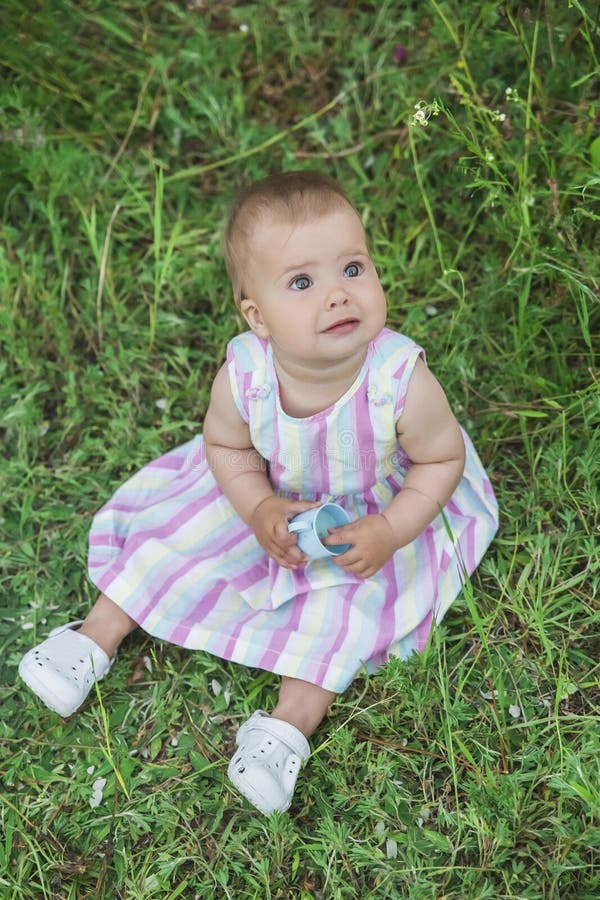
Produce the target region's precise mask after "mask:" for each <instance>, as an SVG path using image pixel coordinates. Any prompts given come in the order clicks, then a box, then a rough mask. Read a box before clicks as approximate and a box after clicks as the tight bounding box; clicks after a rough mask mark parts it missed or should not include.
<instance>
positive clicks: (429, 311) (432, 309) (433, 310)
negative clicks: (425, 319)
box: [425, 303, 437, 316]
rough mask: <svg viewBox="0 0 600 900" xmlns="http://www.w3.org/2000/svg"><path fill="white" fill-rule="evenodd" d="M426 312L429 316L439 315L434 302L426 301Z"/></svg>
mask: <svg viewBox="0 0 600 900" xmlns="http://www.w3.org/2000/svg"><path fill="white" fill-rule="evenodd" d="M425 314H426V315H428V316H437V306H434V305H433V303H426V304H425Z"/></svg>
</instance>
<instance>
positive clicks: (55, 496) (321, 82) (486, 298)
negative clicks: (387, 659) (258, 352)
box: [0, 0, 600, 900]
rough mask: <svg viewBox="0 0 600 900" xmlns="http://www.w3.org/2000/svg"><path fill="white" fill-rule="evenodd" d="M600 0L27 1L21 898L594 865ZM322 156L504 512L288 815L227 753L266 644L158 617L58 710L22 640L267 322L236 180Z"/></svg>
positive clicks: (20, 110)
mask: <svg viewBox="0 0 600 900" xmlns="http://www.w3.org/2000/svg"><path fill="white" fill-rule="evenodd" d="M598 9H599V7H598V5H597V4H595V3H590V4H584V3H580V2H577V0H572V2H569V3H567V2H541V3H539V4H532V5H531V6H530V7H527V6H524V5H523V4H521V3H512V2H509V3H504V4H501V3H498V2H485V0H484V2H482V3H474V2H466V3H459V2H458V0H455V2H450V0H448V2H446V0H439V2H437V0H425V2H418V3H417V2H412V3H410V2H407V3H399V2H396V3H392V2H385V0H384V2H381V3H375V2H355V0H350V2H348V3H329V4H321V3H309V2H305V0H290V2H286V3H277V2H260V3H235V2H222V3H210V2H202V0H191V2H188V3H184V2H170V3H169V2H148V0H139V2H131V0H130V2H118V3H115V4H105V3H101V2H99V0H83V2H80V3H76V4H75V3H68V2H43V0H41V2H32V0H28V2H24V3H21V2H16V0H5V2H4V3H3V4H2V8H1V9H0V35H1V36H2V37H1V38H0V67H1V71H2V82H1V86H0V98H1V100H0V116H1V119H0V201H1V206H0V210H1V215H2V232H1V246H0V254H1V255H0V292H1V293H0V348H1V349H0V428H1V434H2V440H3V464H2V468H1V472H0V479H1V481H0V484H1V488H2V490H1V495H0V529H1V538H0V540H1V543H0V591H1V600H0V602H1V605H2V609H1V610H0V648H1V651H2V652H1V655H0V679H1V681H0V684H1V687H0V690H1V692H2V693H1V703H2V707H1V708H2V717H1V718H2V721H1V722H0V779H1V796H0V813H1V817H2V818H1V830H0V897H2V898H4V897H7V898H21V897H23V898H29V897H32V898H37V897H44V898H80V897H111V898H112V897H118V898H144V900H146V898H154V897H157V898H175V897H184V898H190V897H199V898H204V897H231V898H244V897H256V898H267V897H268V898H271V897H273V898H275V897H282V898H288V897H294V898H296V897H298V898H338V897H339V898H354V897H356V898H367V897H368V898H370V897H378V898H379V897H381V898H387V897H411V898H413V897H414V898H441V897H444V898H487V897H489V898H499V897H510V898H517V897H523V898H538V897H539V898H550V897H557V898H565V897H577V898H589V900H592V898H596V897H598V896H599V895H600V872H599V861H598V860H599V857H598V852H599V847H600V828H599V824H598V817H599V814H600V791H599V784H600V777H599V776H600V741H599V737H598V720H599V705H600V704H599V692H598V605H597V604H598V547H597V538H598V505H599V504H598V477H597V476H598V458H599V453H598V449H599V448H598V443H599V441H598V433H599V432H598V424H599V419H600V416H599V407H598V390H597V366H596V360H595V347H597V337H598V328H597V322H598V288H599V269H598V247H599V241H598V227H597V223H598V215H599V207H598V197H599V185H600V159H599V157H600V148H598V145H595V147H596V149H595V150H594V149H593V148H592V142H593V141H594V139H597V138H598V135H600V99H599V93H600V92H599V86H600V71H599V67H598V53H599V46H600V43H599V35H598ZM594 154H595V155H594ZM594 160H595V165H594ZM305 166H315V167H319V168H321V169H323V170H324V171H327V172H330V173H332V174H333V175H335V176H337V177H338V178H339V179H340V181H341V182H342V183H343V184H344V185H345V186H346V188H347V189H348V191H349V193H350V194H351V196H352V197H353V199H354V200H355V202H356V203H357V205H358V206H359V208H360V209H361V212H362V214H363V216H364V221H365V224H366V226H367V228H368V231H369V233H370V236H371V240H372V252H373V255H374V258H375V261H376V263H377V265H378V267H379V270H380V273H381V279H382V282H383V285H384V288H385V290H386V292H387V295H388V298H389V309H390V312H389V322H390V324H391V325H392V326H395V327H398V328H400V329H402V330H403V331H405V332H406V333H408V334H410V336H411V337H413V338H414V339H415V340H416V341H418V342H419V343H421V344H423V346H425V348H426V350H427V353H428V358H429V362H430V366H431V368H432V370H433V371H434V373H435V374H436V375H437V376H438V377H439V378H440V380H441V381H442V383H443V385H444V387H445V389H446V391H447V393H448V396H449V397H450V400H451V402H452V405H453V407H454V409H455V410H456V413H457V415H458V417H459V419H460V420H461V422H462V423H463V424H464V425H465V426H466V427H467V428H468V430H469V432H470V434H471V436H472V437H473V439H474V442H475V444H476V446H477V447H478V449H479V451H480V453H481V456H482V459H483V461H484V463H485V464H486V466H487V467H488V470H489V472H490V476H491V478H492V481H493V484H494V487H495V490H496V492H497V496H498V499H499V502H500V506H501V513H502V521H501V528H500V532H499V535H498V537H497V539H496V540H495V542H494V544H493V546H492V548H491V549H490V551H489V553H488V555H487V557H486V559H485V561H484V563H483V564H482V566H481V567H480V570H479V571H478V573H477V575H476V577H475V578H474V580H473V583H472V584H471V585H468V586H467V588H466V590H465V592H464V596H463V598H462V599H461V600H460V601H459V602H458V603H457V604H456V605H455V607H454V608H453V609H452V611H451V612H450V614H449V615H448V616H447V618H446V620H445V621H444V623H443V625H442V626H441V627H440V629H439V630H438V631H437V632H436V635H435V638H434V640H433V642H432V645H431V647H430V648H429V649H428V650H427V651H426V652H425V653H424V654H423V655H422V656H421V657H418V658H413V659H411V660H410V661H409V662H408V663H399V662H397V661H394V662H392V663H390V664H389V665H388V666H387V667H386V668H385V669H383V670H381V672H379V673H378V674H377V675H376V676H375V677H373V678H371V679H369V680H365V679H363V678H361V679H359V680H357V682H356V683H355V684H354V685H353V686H352V688H351V689H350V690H349V691H348V692H347V693H346V694H345V695H344V696H343V697H341V698H340V699H339V700H338V701H337V702H336V704H335V705H334V706H333V707H332V710H331V716H330V719H329V723H328V725H324V726H323V727H322V728H321V729H320V731H319V732H318V734H317V735H316V737H315V739H314V740H313V748H314V751H315V752H314V754H313V756H312V757H311V759H310V761H309V763H308V765H307V767H306V770H305V772H304V773H303V775H302V777H301V780H300V782H299V786H298V790H297V792H296V796H295V799H294V803H293V805H292V808H291V810H290V814H289V815H287V814H282V815H276V816H274V817H272V818H271V819H269V820H267V819H264V818H262V817H259V816H257V815H255V814H254V813H253V811H252V810H251V809H250V807H249V806H248V805H247V804H246V803H245V802H243V801H242V800H241V799H240V798H239V797H238V796H237V795H236V794H235V792H234V791H233V789H232V788H231V787H230V786H229V784H228V782H227V779H226V764H227V758H228V756H229V753H230V751H231V748H232V746H233V740H234V734H235V730H236V728H237V726H238V725H239V724H240V723H241V722H242V721H243V720H244V718H246V716H247V715H248V714H249V713H250V712H251V711H252V710H253V709H255V708H256V707H259V706H262V707H264V708H267V709H269V708H271V707H272V705H273V702H274V692H275V688H276V681H275V679H274V678H273V677H272V676H270V675H269V674H267V673H261V672H259V671H255V670H246V669H242V668H240V667H237V666H234V665H229V664H226V663H223V662H222V661H220V660H219V659H215V658H210V657H208V656H205V655H201V654H193V653H189V652H186V651H183V650H181V649H180V648H176V647H172V646H168V645H165V644H159V643H157V642H155V641H153V640H152V639H150V638H147V637H145V636H144V635H143V634H141V633H140V634H137V635H135V636H133V637H132V638H130V639H129V640H128V641H127V643H126V645H125V646H124V648H123V650H122V652H121V653H120V655H119V658H118V660H117V662H116V663H115V666H114V667H113V670H112V671H111V673H110V675H109V676H108V677H107V678H106V679H105V680H104V681H103V682H102V684H101V689H100V697H98V698H92V699H91V700H90V701H89V702H88V703H86V705H85V708H84V710H83V711H82V712H81V713H80V714H78V715H77V716H75V717H74V718H72V719H70V720H68V721H64V720H61V719H60V718H59V717H58V716H56V715H55V714H53V713H50V712H48V711H46V710H45V709H43V708H42V706H41V704H40V703H39V702H38V701H36V700H35V698H33V697H32V696H31V695H30V693H29V692H28V691H27V690H26V689H25V688H24V687H23V685H22V684H21V683H20V682H19V681H18V680H17V677H16V670H17V665H18V661H19V659H20V656H21V655H22V653H23V652H24V651H25V650H26V649H27V648H28V647H29V646H31V644H32V642H34V641H35V640H37V639H38V638H40V637H42V636H43V635H44V634H45V633H46V632H47V631H48V629H49V628H50V627H53V626H55V625H57V624H59V623H62V622H64V621H68V620H70V619H72V618H74V617H77V616H81V615H83V614H85V611H86V610H87V609H88V608H89V605H90V603H91V602H92V601H93V598H94V592H93V589H92V588H91V586H90V584H89V583H88V582H87V580H86V576H85V560H86V539H87V531H88V528H89V521H90V517H91V515H92V514H93V512H94V511H95V510H96V509H97V508H98V507H99V506H100V505H101V504H102V503H103V502H104V501H105V500H106V499H107V498H108V497H109V496H110V493H111V492H112V490H114V488H116V487H117V486H118V485H119V484H120V483H121V482H122V481H123V480H124V479H125V478H126V477H127V476H129V475H130V474H132V473H133V472H134V471H136V470H137V469H138V468H139V467H140V466H141V465H143V464H144V463H146V462H148V461H149V460H151V459H152V458H154V457H155V456H157V455H159V454H160V453H162V452H164V451H166V450H167V449H170V448H171V447H174V446H176V445H177V444H178V443H182V442H183V441H185V440H187V439H189V438H190V437H191V436H192V435H193V434H194V433H196V432H197V431H199V430H201V428H202V419H203V414H204V412H205V410H206V405H207V400H208V393H209V388H210V383H211V379H212V377H213V376H214V374H215V372H216V370H217V368H218V366H219V365H220V363H221V361H222V359H223V356H224V352H225V348H226V344H227V342H228V340H229V339H231V337H233V336H234V335H235V334H236V333H237V332H238V331H239V330H240V329H241V327H242V325H241V322H240V319H239V316H238V315H237V313H236V310H235V308H234V306H233V303H232V300H231V297H230V294H229V290H228V287H227V282H226V277H225V272H224V268H223V264H222V260H221V257H220V254H219V231H220V227H221V224H222V221H223V217H224V214H225V208H226V202H227V200H228V198H229V197H230V196H231V194H232V192H233V190H234V189H235V187H236V186H237V185H239V184H240V183H242V182H244V181H246V180H249V179H252V178H255V177H258V176H261V175H264V174H266V173H267V172H269V171H271V170H274V169H279V168H293V167H305ZM97 779H106V783H105V784H104V786H103V789H102V801H101V802H100V804H99V805H98V806H96V807H92V806H90V799H92V796H93V786H94V783H95V782H96V780H97Z"/></svg>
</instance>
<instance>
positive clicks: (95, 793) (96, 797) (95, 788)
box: [90, 778, 106, 809]
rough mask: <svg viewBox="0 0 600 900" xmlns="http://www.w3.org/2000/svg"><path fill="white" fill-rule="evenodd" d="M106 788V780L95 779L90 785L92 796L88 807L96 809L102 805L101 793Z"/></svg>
mask: <svg viewBox="0 0 600 900" xmlns="http://www.w3.org/2000/svg"><path fill="white" fill-rule="evenodd" d="M105 786H106V778H96V780H95V782H94V783H93V785H92V796H91V797H90V806H91V808H92V809H96V807H97V806H100V804H101V803H102V792H103V790H104V788H105Z"/></svg>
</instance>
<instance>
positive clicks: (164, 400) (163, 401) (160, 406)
mask: <svg viewBox="0 0 600 900" xmlns="http://www.w3.org/2000/svg"><path fill="white" fill-rule="evenodd" d="M154 405H155V406H156V407H157V409H166V408H167V398H166V397H161V398H160V400H157V401H156V403H155V404H154Z"/></svg>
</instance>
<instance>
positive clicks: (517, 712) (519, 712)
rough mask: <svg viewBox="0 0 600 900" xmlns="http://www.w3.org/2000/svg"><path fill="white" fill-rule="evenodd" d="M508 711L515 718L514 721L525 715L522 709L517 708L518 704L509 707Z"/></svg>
mask: <svg viewBox="0 0 600 900" xmlns="http://www.w3.org/2000/svg"><path fill="white" fill-rule="evenodd" d="M508 711H509V713H510V714H511V716H512V717H513V719H518V718H519V717H520V716H522V715H523V711H522V709H521V707H520V706H517V704H516V703H513V704H512V705H511V706H509V707H508Z"/></svg>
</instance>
